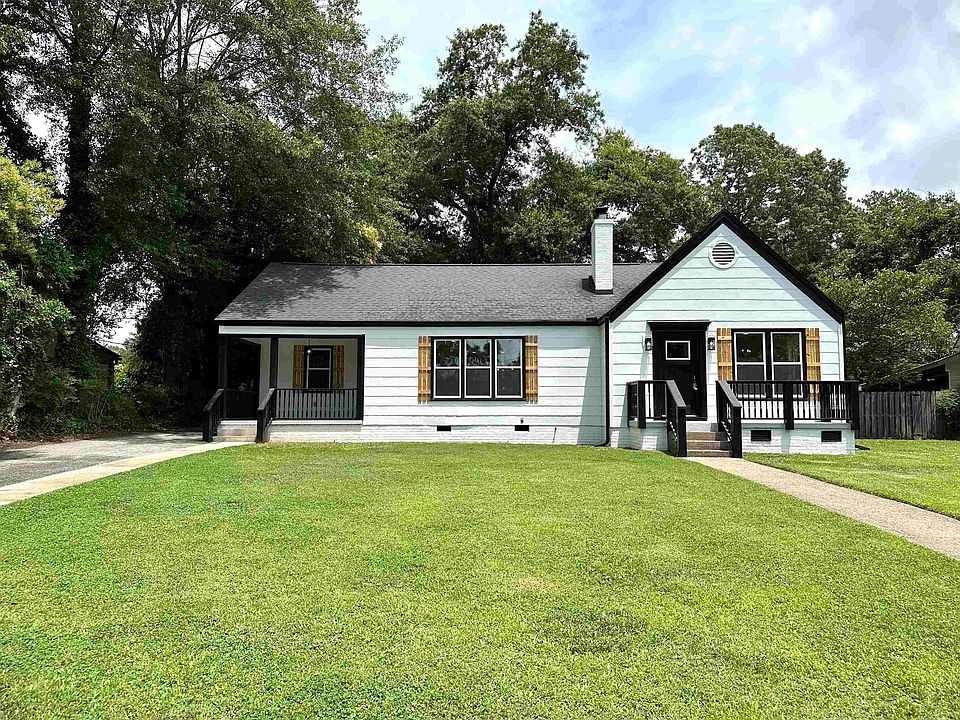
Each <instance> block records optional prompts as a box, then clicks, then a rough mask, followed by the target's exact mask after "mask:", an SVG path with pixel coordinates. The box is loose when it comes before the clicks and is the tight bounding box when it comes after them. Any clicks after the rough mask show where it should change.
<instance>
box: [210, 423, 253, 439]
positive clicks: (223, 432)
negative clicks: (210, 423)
mask: <svg viewBox="0 0 960 720" xmlns="http://www.w3.org/2000/svg"><path fill="white" fill-rule="evenodd" d="M256 438H257V423H256V421H255V420H251V421H245V420H241V421H237V420H224V421H223V422H221V423H220V426H219V427H218V428H217V440H256Z"/></svg>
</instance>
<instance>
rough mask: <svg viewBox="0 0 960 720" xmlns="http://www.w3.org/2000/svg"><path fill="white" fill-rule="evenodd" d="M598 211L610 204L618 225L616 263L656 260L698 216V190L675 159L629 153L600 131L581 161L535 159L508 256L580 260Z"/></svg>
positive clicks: (621, 138)
mask: <svg viewBox="0 0 960 720" xmlns="http://www.w3.org/2000/svg"><path fill="white" fill-rule="evenodd" d="M598 205H609V206H610V207H611V211H612V212H613V214H614V216H615V217H617V219H618V224H617V230H616V232H615V233H614V253H615V256H616V259H617V261H619V262H643V261H651V260H660V259H663V258H664V257H665V256H666V255H667V254H668V252H669V250H670V248H671V247H672V246H673V244H674V243H675V242H676V241H677V240H678V239H680V238H681V237H682V236H683V233H684V232H685V231H689V230H690V229H691V228H693V227H694V226H695V224H696V223H697V221H698V220H699V219H700V218H701V215H702V211H701V209H700V206H701V203H700V201H699V192H698V188H697V187H696V186H695V185H693V184H692V183H691V182H690V180H689V179H688V178H687V176H686V174H685V173H684V169H683V163H682V161H680V160H678V159H677V158H673V157H671V156H670V155H669V154H667V153H665V152H662V151H660V150H655V149H653V148H638V147H636V146H635V145H634V143H633V141H632V140H631V139H630V137H629V136H628V135H627V134H626V133H624V132H623V131H621V130H607V131H604V132H603V133H602V134H601V135H600V137H599V138H598V140H597V143H596V146H595V147H594V149H593V153H592V157H591V158H590V159H588V160H586V161H584V162H582V163H577V162H574V161H573V160H572V159H571V158H569V157H568V156H567V155H565V154H564V153H562V152H558V151H552V150H551V151H547V152H544V153H542V154H541V155H540V157H538V159H537V161H536V162H535V164H534V167H533V171H532V172H531V179H530V180H529V182H528V183H527V185H526V186H525V187H524V189H523V191H522V193H521V210H520V211H519V214H518V218H517V220H516V221H515V222H514V223H513V225H511V226H510V227H509V228H508V242H509V243H510V244H511V245H512V246H513V252H512V254H513V255H515V256H521V257H526V258H528V259H530V260H538V261H545V262H551V261H554V262H555V261H565V262H578V261H582V260H584V259H585V258H587V256H588V255H589V253H590V237H589V231H590V223H591V220H592V217H593V209H594V208H595V207H597V206H598Z"/></svg>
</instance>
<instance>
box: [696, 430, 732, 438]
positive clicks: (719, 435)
mask: <svg viewBox="0 0 960 720" xmlns="http://www.w3.org/2000/svg"><path fill="white" fill-rule="evenodd" d="M724 438H726V435H725V434H724V433H718V432H712V431H711V432H706V431H704V430H694V431H693V432H690V431H689V430H688V431H687V440H723V439H724Z"/></svg>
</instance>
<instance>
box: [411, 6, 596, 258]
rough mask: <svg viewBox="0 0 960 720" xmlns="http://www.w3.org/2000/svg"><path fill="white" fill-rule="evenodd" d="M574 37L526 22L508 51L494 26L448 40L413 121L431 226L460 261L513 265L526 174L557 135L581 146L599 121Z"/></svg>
mask: <svg viewBox="0 0 960 720" xmlns="http://www.w3.org/2000/svg"><path fill="white" fill-rule="evenodd" d="M585 74H586V55H585V54H584V53H583V51H582V50H580V48H579V46H578V44H577V41H576V39H575V38H574V36H573V35H572V34H571V33H570V32H568V31H566V30H563V29H562V28H560V27H559V26H558V25H556V24H555V23H550V22H547V21H545V20H544V19H543V17H542V15H541V14H540V13H534V14H533V15H532V16H531V18H530V24H529V27H528V29H527V32H526V34H525V35H524V37H523V38H522V39H521V40H520V41H519V42H518V43H517V44H516V45H515V46H513V47H511V46H510V45H509V43H508V41H507V37H506V32H505V30H504V28H503V26H500V25H481V26H480V27H478V28H475V29H472V30H460V31H458V32H457V33H456V34H455V35H454V36H453V38H452V39H451V41H450V48H449V50H448V53H447V56H446V57H445V58H444V59H443V60H442V61H441V62H440V66H439V70H438V82H437V85H436V86H435V87H434V88H432V89H430V90H428V91H427V92H426V93H425V94H424V97H423V100H422V102H421V103H420V105H419V106H418V107H417V108H416V110H415V112H414V119H415V124H416V128H417V130H418V131H419V133H420V139H419V153H418V157H419V163H420V169H421V171H422V176H423V177H425V178H427V180H426V183H427V184H428V185H429V187H431V188H432V190H433V193H434V194H433V197H432V199H431V200H432V201H431V203H430V206H431V207H430V208H429V213H430V216H431V222H432V223H433V224H435V225H441V226H443V227H445V228H446V235H447V237H448V238H450V242H451V244H454V245H456V246H457V247H458V249H459V256H460V258H462V259H464V260H469V261H495V260H518V259H523V256H522V255H521V256H517V255H516V253H517V252H518V250H520V251H522V249H520V248H517V247H516V246H515V245H511V244H510V243H509V242H507V234H508V233H507V229H508V228H509V227H510V226H511V225H512V224H513V223H514V222H515V221H516V219H517V216H518V212H519V210H520V204H521V194H522V190H523V188H524V186H525V184H526V181H527V179H528V177H527V173H528V170H529V168H530V167H531V166H532V165H534V164H535V163H536V162H537V159H538V157H539V156H540V155H541V154H543V153H544V152H547V151H548V149H549V144H550V140H551V139H552V138H553V137H554V136H555V135H556V133H558V132H570V133H573V134H574V135H575V136H576V137H578V138H580V139H582V140H587V139H588V138H590V137H591V135H592V134H593V133H594V131H595V130H596V128H597V125H598V123H599V121H600V119H601V112H600V105H599V101H598V98H597V96H596V94H595V93H593V92H592V91H590V90H589V89H588V88H587V85H586V80H585Z"/></svg>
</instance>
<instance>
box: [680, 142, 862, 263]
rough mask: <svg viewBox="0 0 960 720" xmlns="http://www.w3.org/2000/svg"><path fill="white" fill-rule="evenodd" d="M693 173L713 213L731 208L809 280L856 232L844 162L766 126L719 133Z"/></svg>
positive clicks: (702, 146)
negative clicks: (803, 149)
mask: <svg viewBox="0 0 960 720" xmlns="http://www.w3.org/2000/svg"><path fill="white" fill-rule="evenodd" d="M690 170H691V172H692V174H693V176H694V177H695V178H696V179H697V180H698V181H699V182H700V183H702V185H703V190H704V198H705V200H706V202H707V204H708V206H709V208H710V209H711V211H715V210H719V209H720V208H724V207H726V208H728V209H729V210H731V211H732V212H734V213H735V214H737V215H738V216H740V218H741V219H742V220H743V221H744V222H745V223H746V224H747V225H749V226H750V228H751V229H752V230H753V231H754V232H756V233H757V235H759V236H760V237H761V238H763V239H764V240H766V241H767V242H769V243H770V244H771V245H772V246H773V247H774V248H775V249H776V250H777V251H778V252H780V253H781V254H783V255H784V257H786V258H787V259H788V260H789V261H790V262H791V263H793V264H794V265H795V266H796V267H797V268H798V269H799V270H800V271H801V272H804V273H806V274H807V275H813V274H814V273H815V272H816V271H817V270H820V269H823V268H824V267H825V266H826V265H827V264H829V260H830V254H831V251H832V249H833V248H834V247H835V246H836V245H838V244H839V243H840V241H841V238H842V235H843V233H844V232H845V230H846V228H847V227H848V225H849V222H850V215H851V205H850V202H849V200H848V199H847V194H846V187H845V184H844V183H845V181H846V177H847V168H846V166H845V165H844V164H843V162H842V161H841V160H836V159H834V160H830V159H827V158H825V157H824V155H823V153H822V152H820V150H813V151H811V152H809V153H807V154H805V155H802V154H800V153H799V152H797V150H796V149H795V148H793V147H791V146H789V145H786V144H784V143H782V142H780V141H779V140H777V138H776V136H775V135H774V134H773V133H770V132H767V131H766V130H764V129H763V128H762V127H760V126H759V125H733V126H732V127H723V126H718V127H717V128H716V129H715V130H714V131H713V133H712V134H711V135H709V136H708V137H706V138H704V139H703V140H701V141H700V143H699V144H698V145H697V147H695V148H694V149H693V157H692V159H691V162H690Z"/></svg>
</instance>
